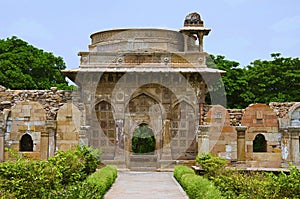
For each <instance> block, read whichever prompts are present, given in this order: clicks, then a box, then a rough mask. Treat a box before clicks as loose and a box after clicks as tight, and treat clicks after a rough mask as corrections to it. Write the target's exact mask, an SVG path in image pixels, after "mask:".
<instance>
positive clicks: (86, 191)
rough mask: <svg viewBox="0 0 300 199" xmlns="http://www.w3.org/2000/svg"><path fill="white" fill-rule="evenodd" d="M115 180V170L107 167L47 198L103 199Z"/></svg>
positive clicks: (109, 166)
mask: <svg viewBox="0 0 300 199" xmlns="http://www.w3.org/2000/svg"><path fill="white" fill-rule="evenodd" d="M116 178H117V168H116V167H115V166H111V165H108V166H106V167H104V168H102V169H100V170H98V171H96V172H95V173H93V174H92V175H90V176H89V177H88V178H87V179H86V180H85V181H83V182H78V183H76V184H74V185H71V186H68V187H66V188H64V189H63V190H58V191H55V192H52V193H51V194H50V195H49V198H53V199H60V198H61V199H81V198H82V199H84V198H91V199H98V198H103V196H104V194H105V193H106V192H107V191H108V190H109V188H110V187H111V185H112V184H113V183H114V181H115V179H116Z"/></svg>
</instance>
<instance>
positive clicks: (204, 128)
mask: <svg viewBox="0 0 300 199" xmlns="http://www.w3.org/2000/svg"><path fill="white" fill-rule="evenodd" d="M209 127H210V126H209V125H201V126H199V129H198V154H201V153H209V136H208V132H209Z"/></svg>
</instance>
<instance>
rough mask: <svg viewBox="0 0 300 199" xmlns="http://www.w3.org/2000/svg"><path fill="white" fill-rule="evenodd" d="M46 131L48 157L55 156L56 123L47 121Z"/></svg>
mask: <svg viewBox="0 0 300 199" xmlns="http://www.w3.org/2000/svg"><path fill="white" fill-rule="evenodd" d="M46 131H47V133H48V137H49V138H48V157H53V156H54V155H55V148H56V138H55V134H56V121H55V120H47V121H46Z"/></svg>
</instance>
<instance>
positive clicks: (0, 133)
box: [0, 124, 4, 162]
mask: <svg viewBox="0 0 300 199" xmlns="http://www.w3.org/2000/svg"><path fill="white" fill-rule="evenodd" d="M0 125H1V124H0ZM0 162H4V128H3V127H2V126H0Z"/></svg>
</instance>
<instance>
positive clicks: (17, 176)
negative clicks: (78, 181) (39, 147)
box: [0, 160, 60, 198]
mask: <svg viewBox="0 0 300 199" xmlns="http://www.w3.org/2000/svg"><path fill="white" fill-rule="evenodd" d="M0 176H1V178H2V180H1V181H2V182H1V185H0V188H1V190H5V192H7V193H10V194H11V195H14V196H15V197H16V198H42V197H44V196H45V194H46V190H51V189H56V188H57V187H59V186H60V184H59V183H60V181H59V180H58V178H57V170H56V168H55V167H52V166H50V165H49V164H48V163H47V162H46V161H32V160H18V161H17V162H4V163H1V164H0Z"/></svg>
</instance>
